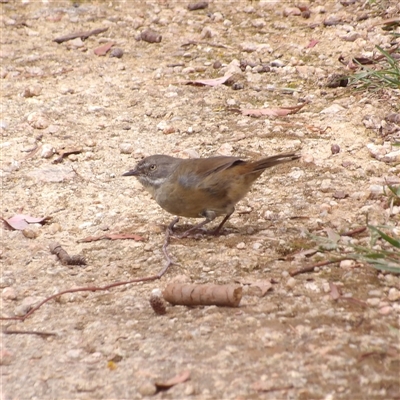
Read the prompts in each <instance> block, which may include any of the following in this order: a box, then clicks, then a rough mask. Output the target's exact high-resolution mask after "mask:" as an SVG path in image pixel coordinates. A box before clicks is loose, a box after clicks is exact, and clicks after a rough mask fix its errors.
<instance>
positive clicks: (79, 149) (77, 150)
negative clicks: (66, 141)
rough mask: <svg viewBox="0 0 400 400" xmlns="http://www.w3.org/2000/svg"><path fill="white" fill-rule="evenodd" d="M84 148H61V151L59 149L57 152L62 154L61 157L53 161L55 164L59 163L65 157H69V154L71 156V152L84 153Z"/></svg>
mask: <svg viewBox="0 0 400 400" xmlns="http://www.w3.org/2000/svg"><path fill="white" fill-rule="evenodd" d="M82 151H83V150H82V149H81V148H78V149H67V150H65V149H64V150H59V151H57V154H60V156H59V157H57V158H56V159H55V160H54V161H53V163H54V164H58V163H60V162H62V160H63V159H64V158H65V157H67V156H69V155H70V154H80V153H82Z"/></svg>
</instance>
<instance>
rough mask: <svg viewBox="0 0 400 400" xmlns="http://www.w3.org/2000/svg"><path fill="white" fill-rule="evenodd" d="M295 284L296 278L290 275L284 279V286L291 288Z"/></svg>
mask: <svg viewBox="0 0 400 400" xmlns="http://www.w3.org/2000/svg"><path fill="white" fill-rule="evenodd" d="M296 284H297V281H296V279H294V278H293V277H290V278H289V279H288V280H287V281H286V286H287V287H288V288H290V289H293V288H294V287H295V286H296Z"/></svg>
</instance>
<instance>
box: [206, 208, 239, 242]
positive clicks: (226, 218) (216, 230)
mask: <svg viewBox="0 0 400 400" xmlns="http://www.w3.org/2000/svg"><path fill="white" fill-rule="evenodd" d="M233 211H235V210H233ZM233 211H232V212H231V213H229V214H226V215H225V218H224V219H223V220H222V222H221V223H220V224H219V225H218V227H217V228H216V229H214V230H213V231H212V232H211V235H214V236H217V235H219V233H220V231H221V228H222V227H223V226H224V224H225V222H226V221H228V219H229V217H230V216H231V215H232V214H233Z"/></svg>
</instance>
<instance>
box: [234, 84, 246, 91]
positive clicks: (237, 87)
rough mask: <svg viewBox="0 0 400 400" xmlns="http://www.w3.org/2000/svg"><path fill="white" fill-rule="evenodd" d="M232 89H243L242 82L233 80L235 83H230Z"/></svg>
mask: <svg viewBox="0 0 400 400" xmlns="http://www.w3.org/2000/svg"><path fill="white" fill-rule="evenodd" d="M232 89H233V90H243V89H244V85H243V83H240V82H235V83H234V84H233V85H232Z"/></svg>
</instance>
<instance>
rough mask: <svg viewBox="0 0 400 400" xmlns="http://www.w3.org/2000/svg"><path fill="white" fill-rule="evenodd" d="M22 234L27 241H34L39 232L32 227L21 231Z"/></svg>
mask: <svg viewBox="0 0 400 400" xmlns="http://www.w3.org/2000/svg"><path fill="white" fill-rule="evenodd" d="M22 234H23V235H24V236H25V237H26V238H27V239H36V238H37V237H38V236H39V234H40V231H39V229H38V228H34V227H33V226H32V227H28V228H25V229H24V230H23V231H22Z"/></svg>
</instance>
